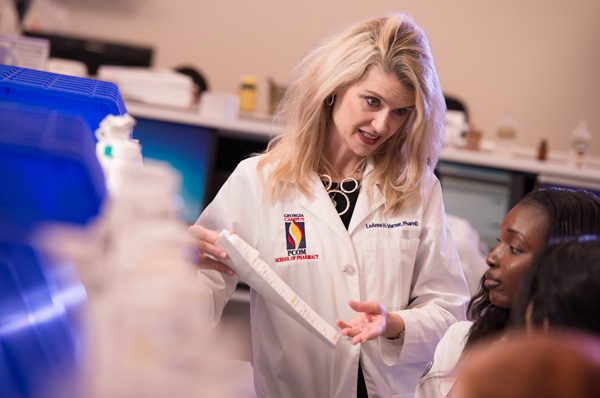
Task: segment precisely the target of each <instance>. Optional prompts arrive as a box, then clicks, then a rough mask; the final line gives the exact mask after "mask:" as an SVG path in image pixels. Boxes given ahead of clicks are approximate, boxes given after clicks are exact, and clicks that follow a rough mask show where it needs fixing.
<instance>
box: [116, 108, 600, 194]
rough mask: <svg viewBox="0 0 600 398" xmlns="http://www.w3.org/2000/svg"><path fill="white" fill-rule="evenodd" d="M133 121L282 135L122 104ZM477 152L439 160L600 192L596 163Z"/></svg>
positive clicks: (246, 121)
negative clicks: (488, 168) (518, 172)
mask: <svg viewBox="0 0 600 398" xmlns="http://www.w3.org/2000/svg"><path fill="white" fill-rule="evenodd" d="M126 106H127V110H128V112H129V113H130V114H131V115H132V116H133V117H141V118H146V119H153V120H159V121H166V122H174V123H182V124H189V125H195V126H200V127H209V128H214V129H217V130H219V134H221V135H223V136H231V137H239V138H244V139H249V140H261V141H262V140H266V141H268V140H270V139H271V138H273V137H275V136H278V135H281V134H283V133H285V129H284V128H283V126H280V125H277V124H274V123H273V122H272V119H271V116H270V115H260V114H255V115H253V114H241V115H240V116H239V118H238V119H225V118H217V117H207V116H204V115H201V114H200V113H199V111H198V108H197V107H195V108H175V107H172V108H170V107H166V106H163V105H148V104H141V103H135V102H128V103H127V104H126ZM482 148H483V149H481V150H476V151H474V150H467V149H460V148H454V147H448V146H446V147H444V148H443V149H442V152H441V154H440V160H442V161H448V162H456V163H461V164H467V165H473V166H480V167H490V168H497V169H503V170H512V171H520V172H525V173H531V174H537V175H539V178H540V180H541V181H542V182H548V183H555V184H564V185H573V184H576V186H579V187H581V188H586V189H593V190H600V159H598V158H589V159H588V161H587V164H586V166H585V167H583V168H577V167H574V166H572V165H569V163H568V162H567V155H566V153H560V152H556V151H550V152H549V156H548V159H547V160H544V161H541V160H537V159H536V158H535V153H536V150H535V149H533V148H515V149H514V150H513V151H512V152H511V153H510V154H498V153H497V152H495V151H494V150H493V143H487V144H486V143H485V142H484V143H483V144H482Z"/></svg>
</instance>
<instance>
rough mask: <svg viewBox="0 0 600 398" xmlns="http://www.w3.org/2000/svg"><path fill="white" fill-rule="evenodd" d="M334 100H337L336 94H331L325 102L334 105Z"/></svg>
mask: <svg viewBox="0 0 600 398" xmlns="http://www.w3.org/2000/svg"><path fill="white" fill-rule="evenodd" d="M334 102H335V95H333V94H329V96H328V97H327V99H326V100H325V103H326V104H327V106H333V103H334Z"/></svg>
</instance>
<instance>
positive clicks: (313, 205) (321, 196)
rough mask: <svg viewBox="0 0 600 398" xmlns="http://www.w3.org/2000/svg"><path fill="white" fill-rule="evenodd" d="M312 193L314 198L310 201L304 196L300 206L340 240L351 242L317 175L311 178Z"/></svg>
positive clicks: (301, 198)
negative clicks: (320, 221)
mask: <svg viewBox="0 0 600 398" xmlns="http://www.w3.org/2000/svg"><path fill="white" fill-rule="evenodd" d="M310 191H311V192H312V194H313V197H312V198H311V199H309V198H307V197H306V196H304V195H302V196H301V197H300V199H299V203H300V205H301V206H303V207H304V208H306V210H308V211H310V212H311V213H313V214H314V215H315V216H316V217H318V218H319V219H320V220H322V221H323V223H324V224H325V225H327V226H328V227H329V228H331V229H332V230H333V231H334V232H335V233H336V234H337V235H338V236H339V237H340V238H342V239H344V240H347V241H349V235H348V232H347V231H346V227H344V223H343V222H342V220H341V218H340V216H339V215H338V214H337V211H336V210H335V207H333V204H332V203H331V199H330V198H329V195H328V194H327V191H326V190H325V188H324V186H323V183H322V182H321V180H320V179H319V177H318V176H317V175H316V174H315V175H314V176H313V177H312V178H311V181H310Z"/></svg>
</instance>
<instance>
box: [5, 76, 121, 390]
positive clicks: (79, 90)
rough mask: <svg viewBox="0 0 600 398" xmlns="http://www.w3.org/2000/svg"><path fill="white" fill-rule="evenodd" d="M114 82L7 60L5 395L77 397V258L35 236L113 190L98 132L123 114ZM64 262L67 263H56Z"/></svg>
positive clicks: (82, 220) (77, 218) (86, 215)
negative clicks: (50, 249) (68, 259)
mask: <svg viewBox="0 0 600 398" xmlns="http://www.w3.org/2000/svg"><path fill="white" fill-rule="evenodd" d="M126 112H127V111H126V108H125V104H124V102H123V99H122V97H121V95H120V93H119V90H118V88H117V86H116V85H114V84H112V83H108V82H101V81H97V80H94V79H85V78H78V77H72V76H65V75H59V74H55V73H48V72H43V71H37V70H31V69H25V68H19V67H14V66H6V65H0V182H1V187H0V396H1V397H3V398H13V397H14V398H17V397H19V398H20V397H27V398H29V397H31V398H38V397H39V398H42V397H44V398H48V397H53V396H54V395H55V394H57V391H60V396H61V397H65V398H69V397H78V396H80V395H79V394H80V393H81V392H80V391H79V390H77V389H71V388H69V385H70V384H71V383H74V385H76V384H77V383H76V382H74V380H75V381H76V379H77V377H78V376H79V371H80V369H81V365H82V362H81V361H82V359H83V358H82V354H83V352H82V341H83V339H84V337H85V336H83V329H82V327H83V325H82V318H81V311H83V309H84V307H85V306H86V301H87V295H86V292H85V289H84V287H83V285H82V283H81V280H80V279H78V277H77V275H78V273H77V269H76V265H75V264H70V267H69V266H66V265H68V264H65V259H64V258H63V259H57V258H56V257H55V256H53V255H52V254H50V253H47V252H45V251H44V250H43V249H41V248H40V247H39V245H37V242H34V239H35V238H34V237H35V233H36V231H37V229H38V228H40V227H41V226H43V225H44V224H45V223H47V222H59V223H70V224H74V225H78V226H85V225H86V224H88V223H89V222H90V221H92V220H93V219H94V218H95V217H97V216H98V215H99V214H100V211H101V208H102V203H103V201H104V200H105V198H106V196H107V192H106V184H105V181H104V175H103V173H102V169H101V167H100V164H99V162H98V159H97V158H96V151H95V147H96V140H95V137H94V134H93V132H94V131H95V130H96V129H97V128H98V126H99V124H100V122H101V121H102V120H103V119H104V117H106V116H107V115H108V114H113V115H122V114H125V113H126ZM58 262H62V263H61V264H58Z"/></svg>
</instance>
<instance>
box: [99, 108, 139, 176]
mask: <svg viewBox="0 0 600 398" xmlns="http://www.w3.org/2000/svg"><path fill="white" fill-rule="evenodd" d="M135 123H136V122H135V119H134V118H133V117H132V116H130V115H129V114H125V115H107V116H106V117H105V118H104V120H102V122H100V126H99V127H98V129H96V131H95V133H94V134H95V135H96V138H97V139H98V142H97V143H96V156H97V157H98V161H99V162H100V165H101V166H102V169H103V171H104V175H105V176H106V177H107V178H108V174H109V171H110V162H111V160H112V148H113V145H114V144H115V142H123V141H131V140H132V130H133V127H134V126H135Z"/></svg>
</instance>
